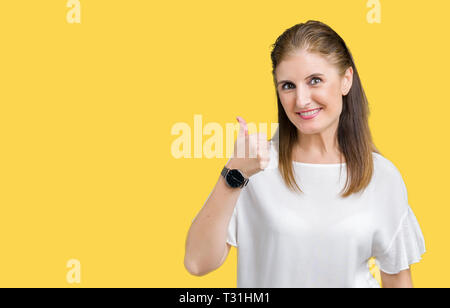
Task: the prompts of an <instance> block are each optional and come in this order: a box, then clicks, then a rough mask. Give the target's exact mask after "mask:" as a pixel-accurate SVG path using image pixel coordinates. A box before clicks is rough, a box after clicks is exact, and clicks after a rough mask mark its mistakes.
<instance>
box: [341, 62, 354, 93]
mask: <svg viewBox="0 0 450 308" xmlns="http://www.w3.org/2000/svg"><path fill="white" fill-rule="evenodd" d="M352 83H353V68H352V67H351V66H350V67H349V68H347V70H346V71H345V74H344V76H343V81H342V87H341V91H342V95H343V96H345V95H347V94H348V92H349V91H350V89H351V88H352Z"/></svg>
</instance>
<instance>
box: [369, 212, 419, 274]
mask: <svg viewBox="0 0 450 308" xmlns="http://www.w3.org/2000/svg"><path fill="white" fill-rule="evenodd" d="M424 253H425V240H424V238H423V234H422V231H421V229H420V226H419V223H418V221H417V218H416V216H415V215H414V213H413V211H412V209H411V207H409V206H408V209H407V211H406V213H405V215H404V216H403V217H402V219H401V222H400V226H399V227H398V229H397V231H396V233H395V235H394V238H393V240H392V241H391V243H390V245H389V247H388V249H387V251H386V252H384V253H383V254H381V255H379V256H376V258H375V263H376V264H377V266H378V268H379V269H380V270H382V271H383V272H385V273H387V274H397V273H398V272H400V271H402V270H405V269H408V268H409V265H411V264H413V263H417V262H419V261H420V260H421V259H422V254H424Z"/></svg>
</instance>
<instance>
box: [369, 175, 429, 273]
mask: <svg viewBox="0 0 450 308" xmlns="http://www.w3.org/2000/svg"><path fill="white" fill-rule="evenodd" d="M391 170H393V172H391V173H389V178H384V179H383V181H384V182H385V185H381V186H380V188H379V190H378V191H377V195H378V196H379V199H378V201H379V202H378V204H377V210H376V215H375V217H374V220H375V225H376V230H375V233H374V238H373V243H372V245H373V246H372V252H373V256H374V257H375V263H376V265H377V266H378V268H379V269H380V270H381V271H383V272H385V273H387V274H397V273H399V272H400V271H402V270H405V269H408V268H409V265H411V264H413V263H417V262H419V261H420V260H421V259H422V255H423V254H424V253H425V240H424V237H423V234H422V230H421V229H420V226H419V222H418V220H417V218H416V216H415V215H414V212H413V211H412V209H411V207H410V205H409V203H408V194H407V190H406V185H405V183H404V181H403V178H402V176H401V174H400V173H399V172H398V170H397V169H396V168H395V167H394V168H392V169H391Z"/></svg>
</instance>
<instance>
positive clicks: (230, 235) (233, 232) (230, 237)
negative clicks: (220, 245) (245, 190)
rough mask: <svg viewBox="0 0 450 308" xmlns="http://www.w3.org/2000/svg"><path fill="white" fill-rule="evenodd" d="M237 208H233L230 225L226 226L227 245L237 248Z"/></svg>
mask: <svg viewBox="0 0 450 308" xmlns="http://www.w3.org/2000/svg"><path fill="white" fill-rule="evenodd" d="M236 216H237V206H235V207H234V210H233V215H232V216H231V220H230V223H229V224H228V231H227V243H228V244H230V245H232V246H234V247H238V244H237V217H236Z"/></svg>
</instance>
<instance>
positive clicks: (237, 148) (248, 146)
mask: <svg viewBox="0 0 450 308" xmlns="http://www.w3.org/2000/svg"><path fill="white" fill-rule="evenodd" d="M236 120H237V121H238V122H239V124H240V127H239V133H238V137H237V140H236V142H235V144H234V153H233V157H231V159H230V160H229V162H228V163H227V165H226V166H227V168H231V169H239V170H241V171H242V172H243V173H244V174H245V176H247V177H251V176H252V175H254V174H256V173H258V172H260V171H263V170H264V169H265V168H266V167H267V166H268V165H269V162H270V142H269V141H268V140H267V135H266V134H265V133H256V134H251V135H249V134H248V127H247V123H246V122H245V120H244V119H243V118H241V117H239V116H238V117H236Z"/></svg>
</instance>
